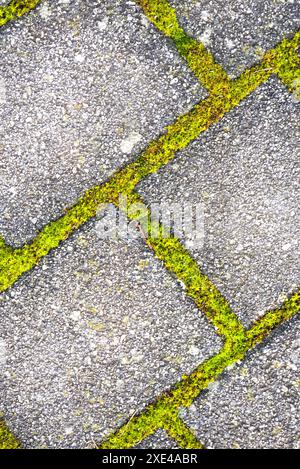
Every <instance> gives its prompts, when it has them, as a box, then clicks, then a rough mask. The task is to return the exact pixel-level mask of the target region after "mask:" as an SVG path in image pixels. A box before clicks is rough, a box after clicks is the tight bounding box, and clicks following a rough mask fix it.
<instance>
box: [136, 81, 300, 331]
mask: <svg viewBox="0 0 300 469" xmlns="http://www.w3.org/2000/svg"><path fill="white" fill-rule="evenodd" d="M299 122H300V111H299V104H298V103H296V102H295V100H294V99H293V97H292V96H291V95H290V94H289V93H288V92H287V91H286V90H285V88H284V87H283V86H282V85H281V84H279V83H278V82H277V81H276V80H275V79H271V80H269V82H268V83H266V84H265V85H263V86H262V87H261V88H260V89H258V90H257V91H255V92H254V93H253V94H252V95H251V96H250V97H249V98H248V99H246V100H245V101H244V102H243V103H242V104H241V105H240V106H238V108H236V109H234V110H233V111H231V112H230V114H228V115H227V116H226V117H225V118H224V119H223V120H222V121H221V122H220V123H219V124H217V125H215V126H213V127H211V128H210V129H209V130H208V131H207V132H206V133H205V134H203V135H202V136H201V137H200V138H199V139H198V140H196V141H195V142H193V143H192V144H191V145H190V146H189V147H188V148H187V149H186V150H184V151H183V152H181V153H180V155H178V157H176V158H175V160H174V162H172V163H171V164H170V165H168V167H166V168H164V169H162V170H161V171H160V172H159V173H158V174H156V175H154V176H151V177H149V178H148V179H147V180H144V181H143V182H142V183H141V184H140V186H139V192H140V193H141V194H142V195H143V196H144V198H145V200H146V201H147V202H149V203H152V202H158V201H160V200H163V201H164V202H179V203H180V202H182V203H186V204H197V203H198V202H201V203H203V204H204V211H205V213H204V246H203V249H200V250H193V251H192V254H193V256H194V257H195V258H196V260H197V261H198V262H199V265H200V266H201V269H202V271H203V272H204V273H206V274H207V275H208V276H209V277H210V278H211V279H212V280H213V282H214V283H215V284H216V285H217V286H218V287H219V289H220V290H221V291H222V292H223V293H224V294H225V296H226V297H227V298H228V299H229V301H230V303H231V305H232V307H233V308H234V310H235V311H236V312H237V313H238V314H239V316H240V318H241V319H242V320H243V322H244V323H245V324H249V323H250V322H251V321H252V320H253V319H255V318H256V317H257V316H258V315H259V314H260V313H263V312H264V311H265V310H266V309H269V308H274V307H275V306H276V305H280V304H281V303H282V302H283V300H284V298H285V295H286V294H287V293H288V292H290V291H291V290H294V289H295V288H297V287H298V285H299V280H300V273H299V262H298V261H299V256H300V246H299V239H300V231H299V226H300V224H299V221H300V211H299V206H300V198H299V197H300V196H299V177H300V165H299V147H300V125H299Z"/></svg>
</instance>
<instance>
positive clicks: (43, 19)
mask: <svg viewBox="0 0 300 469" xmlns="http://www.w3.org/2000/svg"><path fill="white" fill-rule="evenodd" d="M0 62H1V71H0V80H1V89H2V92H1V96H2V97H1V100H0V101H1V102H0V200H1V202H0V220H1V221H0V232H1V233H2V234H3V235H4V236H5V238H6V240H7V242H9V243H11V244H13V245H20V244H22V243H23V242H25V241H28V240H30V239H31V238H32V237H34V236H35V234H36V232H37V230H39V229H41V227H42V226H44V224H46V223H47V222H48V221H49V220H50V219H53V218H56V217H58V216H59V215H60V214H61V213H62V210H63V209H64V208H65V207H66V206H68V205H70V204H72V203H73V202H74V201H76V200H77V198H78V197H79V195H81V194H82V193H83V192H84V190H85V189H87V188H89V187H91V186H92V185H94V184H99V183H101V182H103V181H104V180H106V179H107V178H108V177H109V176H110V175H111V174H112V173H113V172H114V171H115V170H116V169H118V168H120V167H121V166H123V165H124V164H125V163H127V162H129V161H131V160H132V159H133V157H134V156H136V155H137V154H138V153H139V152H140V151H141V149H142V148H144V147H145V145H146V144H147V143H148V142H149V141H151V140H152V139H153V138H154V137H157V136H158V135H159V134H160V133H161V132H162V131H163V129H164V127H165V126H166V125H167V124H170V123H171V122H173V121H174V119H175V117H176V116H177V115H178V114H181V113H184V112H186V111H188V110H189V109H190V107H191V106H192V105H193V104H194V103H195V102H196V101H198V100H199V99H201V98H202V97H203V96H204V94H205V92H204V90H203V89H202V88H201V87H200V85H199V83H198V82H197V80H196V79H195V77H194V76H193V74H192V73H191V72H190V71H189V70H188V68H187V67H186V65H185V62H184V61H183V60H182V59H181V58H180V57H179V55H178V54H177V52H176V50H175V48H174V47H172V45H171V44H170V43H169V41H167V40H166V38H164V37H163V36H162V35H161V34H160V33H159V32H158V31H157V30H156V29H155V28H154V26H152V25H151V24H150V23H149V22H148V20H147V19H146V17H145V16H144V14H143V13H142V12H141V9H140V8H138V7H137V6H136V4H135V3H134V2H129V1H128V2H124V1H118V0H108V1H105V2H99V1H88V2H86V1H83V0H76V1H72V2H69V1H56V0H55V1H54V0H53V1H42V2H41V4H40V5H39V6H38V7H37V9H36V10H34V11H32V12H30V13H29V14H28V15H26V16H24V17H22V18H21V19H19V20H17V21H16V22H14V23H11V24H9V26H8V27H6V28H4V29H1V32H0Z"/></svg>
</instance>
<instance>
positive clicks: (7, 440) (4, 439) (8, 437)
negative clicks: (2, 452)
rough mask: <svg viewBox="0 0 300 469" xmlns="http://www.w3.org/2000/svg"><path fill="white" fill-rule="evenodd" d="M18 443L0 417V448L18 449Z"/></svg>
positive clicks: (19, 446)
mask: <svg viewBox="0 0 300 469" xmlns="http://www.w3.org/2000/svg"><path fill="white" fill-rule="evenodd" d="M20 448H21V445H20V443H19V442H18V441H17V440H16V439H15V437H14V436H13V435H12V434H11V432H10V431H9V429H8V428H7V426H6V425H5V423H4V421H3V420H2V419H1V417H0V449H20Z"/></svg>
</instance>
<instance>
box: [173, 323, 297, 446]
mask: <svg viewBox="0 0 300 469" xmlns="http://www.w3.org/2000/svg"><path fill="white" fill-rule="evenodd" d="M299 344H300V324H299V318H296V319H294V320H293V321H291V323H289V324H287V325H285V326H284V327H281V328H280V329H279V330H278V331H276V332H275V333H273V335H272V336H271V338H270V341H269V342H268V343H267V344H262V346H260V347H259V348H257V349H256V350H254V351H252V352H251V353H249V354H248V358H247V359H246V360H245V361H244V362H243V363H241V364H239V365H237V366H235V367H234V368H233V369H232V370H230V371H227V372H226V373H225V374H224V375H223V376H222V378H220V379H219V380H218V381H217V382H215V383H214V384H213V385H212V386H211V387H210V389H209V390H208V392H206V393H204V394H203V395H202V397H201V398H199V399H198V400H197V401H196V402H195V404H193V405H192V407H191V408H190V410H189V411H183V412H182V416H183V417H184V420H185V422H186V423H188V424H189V425H191V427H193V428H194V429H195V430H196V431H197V436H198V438H200V439H201V441H203V443H204V444H205V445H206V447H208V448H260V449H267V448H286V449H288V448H291V449H292V448H298V449H299V447H300V439H299V418H300V415H299V408H300V399H299V386H300V375H299V366H300V353H299Z"/></svg>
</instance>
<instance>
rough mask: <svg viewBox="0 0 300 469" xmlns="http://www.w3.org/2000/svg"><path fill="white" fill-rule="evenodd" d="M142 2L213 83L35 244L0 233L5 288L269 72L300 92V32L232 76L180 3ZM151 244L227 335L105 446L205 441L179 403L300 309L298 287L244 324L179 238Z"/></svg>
mask: <svg viewBox="0 0 300 469" xmlns="http://www.w3.org/2000/svg"><path fill="white" fill-rule="evenodd" d="M38 3H39V1H34V0H32V1H15V0H14V1H11V2H10V3H9V4H8V5H7V6H6V7H0V26H3V25H4V24H6V23H7V22H8V21H11V20H13V19H15V18H16V17H18V16H22V15H23V14H25V13H27V12H28V11H30V10H31V9H33V8H34V7H35V6H36V5H37V4H38ZM137 3H138V4H139V5H140V6H141V7H142V8H143V9H144V12H145V13H146V14H147V16H148V18H149V19H150V20H151V21H152V22H153V23H154V24H155V25H156V26H157V27H158V29H160V30H161V31H162V32H163V33H164V34H165V35H166V36H168V37H169V38H170V39H171V40H173V42H174V44H175V46H176V47H177V49H178V51H179V53H180V54H181V55H182V57H184V58H185V59H186V61H187V64H188V65H189V67H190V68H191V70H192V71H193V72H194V73H195V75H196V76H197V78H198V79H199V80H200V82H201V83H202V85H203V86H204V87H206V88H207V89H208V90H209V92H210V96H209V97H208V98H207V99H206V100H204V101H202V102H200V103H198V104H197V105H196V106H194V107H193V108H192V109H191V111H190V112H189V113H187V114H185V115H183V116H180V117H178V118H177V119H176V121H175V122H174V124H172V125H170V126H169V127H167V129H166V131H165V133H164V134H163V135H162V136H161V137H159V138H158V139H157V140H155V141H154V142H152V143H151V144H150V145H149V146H148V148H147V149H146V150H145V151H144V153H142V155H141V156H140V157H139V158H137V160H135V161H134V162H132V163H130V164H129V165H128V166H127V167H126V168H123V169H121V170H119V171H118V172H117V173H115V175H114V176H113V177H112V178H111V179H110V180H109V181H107V182H106V183H104V184H103V185H101V186H95V187H93V188H92V189H90V190H88V191H87V192H86V193H85V194H84V196H83V197H81V198H80V199H79V200H78V202H77V203H76V204H75V205H74V206H73V207H71V208H70V209H68V210H67V211H66V214H65V215H63V216H62V217H61V218H59V219H58V220H56V221H54V222H51V223H49V224H48V225H47V226H46V227H45V228H44V229H43V230H42V231H41V232H40V233H39V234H38V235H37V237H36V238H35V240H34V241H33V242H32V243H31V244H30V245H25V246H24V247H23V248H20V249H13V248H12V247H9V246H7V245H6V244H5V242H4V240H3V239H2V238H0V291H4V290H6V289H7V288H9V287H10V286H11V285H13V283H14V282H15V281H16V280H17V279H18V278H19V277H20V275H22V274H23V273H24V272H26V271H28V270H30V269H31V268H32V267H33V266H34V265H35V264H37V263H38V262H39V260H40V259H41V258H42V257H44V256H45V255H47V254H48V252H49V251H50V250H51V249H54V248H56V247H57V246H58V245H59V244H60V242H61V241H63V240H64V239H66V238H67V237H68V236H69V235H70V234H71V233H72V232H73V231H75V230H76V229H77V228H79V226H81V225H82V224H83V223H85V222H86V221H88V220H89V219H90V218H92V217H93V216H95V214H96V212H97V210H99V209H100V208H101V205H102V204H106V203H109V202H111V203H114V204H117V199H118V196H119V194H120V193H123V194H126V195H128V196H129V197H130V198H131V199H132V200H133V201H134V200H137V199H138V196H137V194H135V193H134V189H135V187H136V185H137V184H138V183H139V182H140V181H141V180H142V179H143V178H145V177H146V176H148V175H149V174H151V173H153V172H156V171H157V170H158V169H160V168H161V167H162V166H163V165H165V164H167V163H168V162H169V161H171V160H172V159H173V158H174V156H175V154H176V153H177V152H178V151H180V150H181V149H183V148H185V147H186V146H187V145H188V144H189V143H190V142H191V141H192V140H194V139H195V138H197V137H198V136H199V135H200V133H201V132H203V131H205V130H206V129H207V128H208V127H209V126H210V125H212V124H213V123H216V122H218V120H220V119H221V118H222V117H223V116H224V115H225V114H226V113H227V112H229V111H230V110H231V109H233V108H234V107H235V106H236V105H238V104H239V103H240V102H241V100H243V99H244V98H246V97H247V96H248V95H249V94H250V93H251V92H252V91H254V90H255V89H256V88H257V87H258V86H260V85H261V84H262V83H264V82H265V81H266V80H267V79H268V78H269V77H270V76H271V75H272V74H277V75H278V77H279V78H280V79H281V80H282V81H283V83H284V84H285V85H286V86H287V87H288V89H289V90H290V91H292V92H295V90H296V91H297V86H298V85H297V84H296V85H295V81H297V80H299V57H298V55H297V48H298V47H299V44H300V32H298V33H296V34H295V35H294V37H293V38H292V39H290V40H288V39H284V40H283V41H281V43H279V45H278V46H277V47H275V48H274V49H272V50H270V51H269V52H267V53H266V54H265V56H264V58H263V60H262V61H261V63H260V64H257V65H255V66H253V67H251V68H249V69H248V70H246V71H245V72H244V73H243V74H242V75H241V76H240V77H238V78H237V79H235V80H232V81H230V80H229V79H228V77H227V75H226V73H225V71H224V70H223V69H222V68H221V66H220V65H218V64H217V63H216V62H215V61H214V58H213V56H212V54H210V53H209V52H208V51H207V50H206V49H205V47H204V46H203V45H202V44H201V43H199V42H197V41H196V40H194V39H192V38H190V37H189V36H188V35H187V34H186V33H185V32H184V30H183V29H182V28H181V27H180V25H179V23H178V21H177V17H176V12H175V10H174V9H173V8H172V7H170V5H169V3H168V2H167V1H166V0H160V1H158V0H139V1H137ZM147 243H148V244H149V246H150V247H151V248H152V249H153V250H154V252H155V253H156V255H157V256H158V257H160V258H161V259H162V260H163V261H164V263H165V265H166V267H167V268H168V269H169V270H170V271H171V272H172V273H173V274H175V275H176V276H177V278H179V279H181V280H182V281H184V282H185V284H186V285H187V289H188V294H189V295H190V296H191V297H193V298H194V300H195V301H196V303H197V304H198V306H199V308H200V309H203V310H204V312H205V313H206V315H207V317H208V319H210V320H211V321H212V322H213V324H214V325H215V327H216V328H217V330H218V332H219V333H220V334H222V335H224V337H225V338H226V340H225V344H224V346H223V348H222V350H221V351H220V352H219V353H218V354H217V355H215V356H213V357H211V358H210V359H208V360H206V361H205V362H204V363H202V364H201V365H199V367H198V368H197V369H196V370H195V371H194V372H193V373H192V374H191V375H189V376H185V377H183V378H182V380H181V381H180V382H179V383H178V384H177V385H176V386H175V387H174V388H173V389H172V390H170V391H168V392H165V393H163V395H162V396H161V397H160V398H158V399H157V400H156V401H155V402H154V403H152V404H150V405H148V406H147V407H146V409H145V410H144V412H142V413H141V414H140V415H139V416H136V417H134V418H133V419H132V420H131V421H129V422H128V423H127V424H126V425H125V426H123V427H122V428H121V429H120V430H118V431H117V432H116V433H115V434H114V435H112V436H111V437H110V438H109V439H108V440H107V441H106V442H103V443H102V445H101V447H103V448H128V447H132V446H134V445H135V444H137V443H138V442H139V441H141V439H144V438H145V437H146V436H149V435H151V434H152V433H154V432H155V431H156V430H157V429H158V428H165V429H166V430H167V431H168V432H169V434H170V435H171V436H173V437H174V438H175V439H176V440H177V441H178V444H179V446H181V447H186V448H188V447H202V445H201V443H199V442H198V441H197V440H196V438H195V437H194V435H193V434H192V432H191V431H190V430H189V429H188V428H187V427H186V426H185V425H184V423H183V422H182V421H181V419H180V418H179V417H178V410H179V409H180V407H182V406H186V407H188V406H189V405H191V403H192V402H193V400H194V399H195V398H196V397H198V395H199V394H200V393H201V391H202V390H203V389H205V388H206V387H207V385H208V384H209V383H210V382H212V381H214V380H215V379H216V377H217V376H219V375H220V374H221V373H222V372H223V371H224V369H225V368H226V367H227V366H229V365H230V364H232V363H234V362H236V361H239V360H241V359H243V358H244V357H245V354H246V353H247V351H248V350H250V349H251V348H253V347H254V346H255V345H257V344H258V343H260V342H262V341H263V340H264V339H265V338H266V337H267V336H268V335H269V334H270V332H271V331H272V330H273V329H274V328H275V327H277V326H279V325H280V324H282V323H283V322H285V321H286V320H288V319H290V318H292V317H293V316H294V315H295V314H297V312H298V311H299V309H300V301H299V292H298V293H296V294H294V295H293V296H292V297H291V298H290V299H289V300H287V301H286V302H285V303H284V304H283V306H282V308H277V309H276V310H274V311H269V312H267V313H266V314H265V316H263V317H262V318H261V319H259V320H258V321H256V322H255V323H254V324H253V326H252V328H251V329H249V330H247V331H244V329H243V328H242V326H241V324H240V323H239V321H238V319H237V318H236V316H235V315H234V313H233V312H232V311H231V310H230V308H229V306H228V304H227V302H226V300H225V299H224V298H223V297H222V296H221V295H220V293H219V292H218V291H217V289H216V288H215V287H214V286H213V284H211V283H209V280H208V279H207V278H206V277H205V276H203V274H202V273H201V272H200V270H199V268H198V266H197V265H196V263H195V261H194V260H193V259H192V258H191V257H190V255H189V254H188V252H187V251H186V250H185V249H184V248H183V246H182V245H181V244H180V242H179V241H178V240H176V239H172V240H165V239H162V238H156V239H152V238H151V237H149V239H147ZM169 243H170V244H169ZM178 260H181V261H182V264H184V268H180V267H178V266H180V262H179V263H178ZM209 292H210V293H211V296H209V294H208V293H209Z"/></svg>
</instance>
